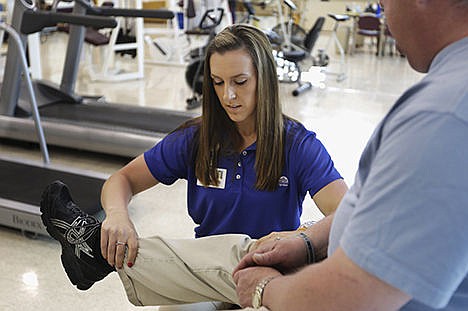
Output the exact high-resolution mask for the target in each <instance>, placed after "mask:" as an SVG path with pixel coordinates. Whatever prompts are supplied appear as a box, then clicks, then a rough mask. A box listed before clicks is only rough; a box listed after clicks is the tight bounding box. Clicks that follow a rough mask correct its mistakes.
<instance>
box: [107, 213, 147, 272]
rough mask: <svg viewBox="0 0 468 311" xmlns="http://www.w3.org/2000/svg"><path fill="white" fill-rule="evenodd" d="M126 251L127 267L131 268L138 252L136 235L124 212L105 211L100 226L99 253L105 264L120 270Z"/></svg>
mask: <svg viewBox="0 0 468 311" xmlns="http://www.w3.org/2000/svg"><path fill="white" fill-rule="evenodd" d="M125 251H128V254H127V255H128V257H127V265H128V267H132V266H133V264H134V263H135V259H136V256H137V251H138V235H137V232H136V230H135V226H134V225H133V222H132V221H131V220H130V217H129V216H128V212H127V211H126V210H117V211H115V210H114V211H106V219H105V220H104V221H103V223H102V226H101V253H102V256H103V257H104V259H106V260H107V262H108V263H109V264H110V265H111V266H113V267H115V268H117V269H122V267H123V262H124V258H125Z"/></svg>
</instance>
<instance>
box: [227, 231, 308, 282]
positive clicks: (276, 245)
mask: <svg viewBox="0 0 468 311" xmlns="http://www.w3.org/2000/svg"><path fill="white" fill-rule="evenodd" d="M306 261H307V249H306V246H305V244H304V240H303V239H302V238H301V237H299V236H295V237H291V238H287V239H282V240H274V241H271V242H265V243H264V244H263V245H261V246H260V247H258V248H257V249H255V250H253V251H251V252H249V253H248V254H247V255H245V256H244V258H242V259H241V261H240V262H239V264H238V265H237V267H236V268H234V271H233V275H234V274H235V273H236V272H238V271H240V270H242V269H245V268H248V267H252V266H266V267H274V268H275V269H276V270H278V271H281V272H282V273H290V272H293V271H295V270H297V269H298V268H300V267H302V266H304V265H305V264H306Z"/></svg>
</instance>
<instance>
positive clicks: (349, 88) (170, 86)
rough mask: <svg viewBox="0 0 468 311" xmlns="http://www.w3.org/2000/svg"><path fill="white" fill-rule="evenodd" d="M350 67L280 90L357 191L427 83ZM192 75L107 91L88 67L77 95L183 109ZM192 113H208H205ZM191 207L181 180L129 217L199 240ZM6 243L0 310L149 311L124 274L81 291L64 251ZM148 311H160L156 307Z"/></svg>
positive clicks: (51, 53) (134, 207)
mask: <svg viewBox="0 0 468 311" xmlns="http://www.w3.org/2000/svg"><path fill="white" fill-rule="evenodd" d="M327 39H328V38H327V34H324V35H322V36H321V38H320V39H319V42H318V43H317V46H324V44H326V40H327ZM65 40H66V36H65V35H64V34H61V33H55V34H51V35H49V36H48V37H47V40H46V41H45V43H43V44H42V45H41V60H42V66H43V75H44V78H47V79H50V80H52V81H54V82H58V81H59V79H60V73H61V64H62V61H63V56H64V55H63V51H64V50H65V45H64V42H65ZM328 54H329V55H330V57H331V65H330V68H331V70H334V68H336V69H338V66H337V63H338V62H339V55H337V54H335V51H334V50H333V51H328ZM2 61H4V60H2ZM122 62H123V63H127V62H128V63H131V62H132V60H131V59H129V60H124V61H122ZM346 63H347V66H346V74H347V79H346V80H344V81H342V82H337V81H336V79H335V77H333V76H331V75H327V76H326V77H325V81H324V87H323V88H320V87H314V88H313V89H312V90H310V91H308V92H306V93H304V94H302V95H301V96H300V97H293V96H292V95H291V91H292V90H293V89H294V88H295V87H296V85H295V84H281V87H280V90H281V100H282V103H283V107H284V112H285V113H286V114H288V115H290V116H292V117H294V118H296V119H298V120H300V121H301V122H303V123H304V125H305V126H306V127H307V128H309V129H311V130H313V131H315V132H316V133H317V135H318V137H319V139H320V140H321V141H322V142H323V143H324V145H325V146H326V147H327V149H328V151H329V153H330V154H331V156H332V158H333V159H334V161H335V164H336V167H337V168H338V169H339V171H340V172H341V173H342V175H343V176H344V178H345V180H346V182H347V183H348V185H351V184H352V183H353V176H354V173H355V171H356V168H357V165H358V160H359V155H360V153H361V151H362V149H363V148H364V146H365V143H366V141H367V139H368V137H369V136H370V135H371V133H372V131H373V129H374V127H375V126H376V124H377V123H378V122H379V121H380V119H381V118H382V117H383V116H384V114H385V113H386V112H387V111H388V110H389V108H390V107H391V105H392V104H393V103H394V102H395V100H396V99H397V98H398V96H399V95H400V94H401V93H402V92H403V91H404V90H405V89H407V88H408V87H409V86H411V85H412V84H413V83H415V82H416V81H418V80H419V79H421V77H422V75H421V74H418V73H416V72H415V71H413V70H412V69H411V68H410V67H409V65H408V64H407V62H406V59H405V58H402V57H399V56H393V57H391V56H385V57H379V58H378V57H376V56H375V55H374V53H373V52H371V50H370V49H364V51H359V52H357V53H356V54H354V55H352V56H348V57H347V58H346ZM184 70H185V69H184V67H182V66H160V65H154V64H146V65H145V78H144V79H142V80H137V81H127V82H119V83H116V82H112V83H109V82H93V81H91V80H90V78H89V76H88V74H87V71H86V65H84V66H82V71H81V72H80V79H79V82H78V85H77V90H78V93H81V94H87V95H104V96H105V97H106V99H107V100H108V101H111V102H120V103H127V104H135V105H141V106H149V107H158V108H166V109H175V110H185V99H186V98H188V97H189V96H190V95H191V91H190V89H189V88H188V87H187V85H186V83H185V80H184ZM193 111H195V112H197V113H201V109H200V108H196V109H195V110H193ZM0 153H1V154H2V155H8V156H14V157H17V158H18V157H20V158H26V159H28V160H37V161H40V154H39V151H38V149H37V148H31V147H30V146H24V145H22V146H17V145H11V144H10V143H7V142H4V141H0ZM51 161H52V162H53V163H56V164H61V165H69V166H73V167H78V168H83V169H90V170H95V171H98V172H101V173H105V174H111V173H112V172H114V171H116V170H117V169H118V168H119V167H121V166H122V165H123V164H124V163H125V162H126V160H125V159H121V158H114V157H110V156H105V155H95V154H90V153H83V152H77V151H71V150H63V149H58V148H52V149H51ZM72 191H73V189H72ZM185 206H186V199H185V182H184V181H179V182H176V183H175V184H174V185H172V186H170V187H166V186H157V187H155V188H154V189H151V190H148V191H146V192H145V193H142V194H140V195H138V196H137V197H136V198H135V199H134V200H133V202H132V204H131V209H130V213H131V217H132V219H133V220H134V222H135V225H136V227H137V230H138V232H139V235H140V236H150V235H156V234H159V235H163V236H167V237H184V238H186V237H193V228H194V224H193V222H192V221H191V220H190V218H188V215H187V212H186V208H185ZM320 217H321V215H320V213H319V212H318V211H317V210H316V208H315V206H314V204H313V202H312V201H311V199H310V198H308V199H306V201H305V203H304V215H303V219H304V220H307V219H318V218H320ZM0 240H1V243H0V254H2V259H1V260H0V270H1V271H2V277H1V278H0V296H1V299H0V310H68V311H73V310H114V311H120V310H140V309H141V308H136V307H134V306H132V305H131V304H130V303H129V302H128V301H127V299H126V296H125V294H124V290H123V288H122V285H121V284H120V282H119V279H118V276H117V274H116V273H113V274H111V275H109V276H108V277H107V278H106V279H105V280H103V281H101V282H99V283H96V284H95V285H94V286H93V287H92V288H91V289H89V290H88V291H86V292H81V291H78V290H77V289H75V288H74V287H73V286H72V285H71V283H70V282H69V281H68V279H67V277H66V275H65V273H64V271H63V269H62V266H61V263H60V247H59V244H58V243H57V242H55V241H54V240H52V239H50V238H48V237H43V236H39V237H31V236H30V235H28V234H25V233H22V232H19V231H16V230H13V229H10V228H6V227H0ZM143 309H144V310H158V307H146V308H143ZM192 310H193V309H192Z"/></svg>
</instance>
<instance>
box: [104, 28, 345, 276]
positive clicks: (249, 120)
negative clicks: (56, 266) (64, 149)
mask: <svg viewBox="0 0 468 311" xmlns="http://www.w3.org/2000/svg"><path fill="white" fill-rule="evenodd" d="M205 64H206V65H205V68H204V88H203V114H202V116H201V117H199V118H196V119H194V120H191V121H189V122H187V123H186V124H184V125H183V126H181V127H180V128H178V129H176V130H175V131H174V132H173V133H171V134H169V135H168V136H167V137H166V138H165V139H163V140H162V141H161V142H160V143H159V144H157V145H156V146H154V147H153V148H152V149H150V150H148V151H147V152H145V153H144V154H142V155H140V156H138V157H137V158H136V159H134V160H133V161H132V162H130V163H129V164H127V165H126V166H125V167H123V168H122V169H121V170H119V171H118V172H116V173H115V174H113V175H112V176H111V177H110V178H109V179H108V180H107V181H106V183H105V184H104V187H103V190H102V205H103V208H104V210H105V212H106V219H105V220H104V222H103V224H102V229H101V250H102V255H103V257H104V258H106V259H107V261H108V263H109V264H110V265H111V266H115V267H117V268H121V267H122V263H123V258H124V252H125V249H126V247H127V248H128V261H129V263H130V265H132V264H133V262H134V260H135V258H136V253H137V248H138V242H137V233H136V231H135V228H134V225H133V223H132V221H131V220H130V218H129V215H128V210H127V207H128V203H129V201H130V200H131V198H132V196H133V195H135V194H137V193H139V192H141V191H143V190H146V189H148V188H151V187H153V186H155V185H156V184H158V183H160V182H161V183H163V184H172V183H173V182H175V181H176V180H177V179H180V178H183V179H187V181H188V186H187V187H188V193H187V196H188V211H189V214H190V215H191V217H192V218H193V220H194V222H195V223H196V224H197V225H198V227H196V229H195V233H196V237H203V236H209V235H215V234H224V233H243V234H247V235H249V236H251V237H252V238H260V237H262V236H265V235H267V234H269V233H270V232H272V231H285V230H295V229H297V227H298V226H299V224H300V215H301V213H302V202H303V199H304V197H305V194H306V192H307V191H308V192H309V193H310V195H311V196H312V198H313V200H314V201H315V203H316V205H317V206H318V207H319V209H320V210H321V211H322V212H323V213H324V214H325V215H328V214H330V213H331V212H333V211H334V210H335V209H336V207H337V205H338V203H339V202H340V200H341V198H342V196H343V195H344V193H345V192H346V190H347V187H346V185H345V183H344V181H343V180H342V178H341V176H340V175H339V173H338V172H337V171H336V169H335V168H334V165H333V162H332V160H331V158H330V156H329V155H328V153H327V151H326V150H325V148H324V147H323V145H322V144H321V143H320V141H319V140H317V139H316V138H315V134H314V133H313V132H309V131H307V130H306V129H305V128H304V127H303V126H302V125H301V124H300V123H299V122H297V121H294V120H292V119H291V118H288V117H287V116H285V115H284V114H282V112H281V107H280V103H279V94H278V80H277V76H276V64H275V61H274V59H273V57H272V53H271V46H270V44H269V42H268V40H267V38H266V36H265V35H264V34H263V32H262V31H261V30H259V29H257V28H255V27H252V26H248V25H233V26H230V27H228V28H226V29H225V30H223V31H222V32H220V33H219V34H218V35H217V36H216V37H215V38H214V39H213V40H212V42H211V43H210V44H209V47H208V49H207V54H206V61H205Z"/></svg>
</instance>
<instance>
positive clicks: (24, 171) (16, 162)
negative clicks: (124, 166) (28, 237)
mask: <svg viewBox="0 0 468 311" xmlns="http://www.w3.org/2000/svg"><path fill="white" fill-rule="evenodd" d="M56 18H60V16H53V17H52V16H42V19H41V20H42V22H43V23H42V24H50V23H55V22H56ZM61 20H65V21H67V22H70V23H74V22H79V23H84V24H86V25H94V26H95V27H109V26H111V25H112V24H114V21H113V20H111V19H102V18H96V17H92V18H89V19H87V20H83V19H73V18H70V19H69V18H66V17H64V18H61ZM0 29H3V30H4V31H6V32H8V34H9V50H10V49H14V50H15V51H16V53H17V61H18V63H19V64H20V67H21V68H22V70H23V72H24V73H25V74H24V79H25V84H26V89H27V91H28V92H27V93H28V95H29V104H30V108H31V114H32V120H33V123H34V126H35V130H36V134H37V139H38V141H39V145H40V148H41V152H42V156H43V163H37V162H34V161H27V162H26V161H21V160H20V159H18V158H15V159H13V158H8V157H4V156H0V225H3V226H8V227H12V228H16V229H19V230H22V231H23V232H24V233H29V234H33V235H38V234H44V235H47V231H46V229H45V227H44V225H43V224H42V221H41V219H40V216H41V212H40V207H39V202H40V200H41V193H42V191H43V189H45V187H46V185H48V184H49V183H51V182H52V181H54V180H62V181H63V182H65V183H67V184H68V185H69V186H71V187H72V188H73V189H74V193H73V195H74V196H75V197H76V199H77V200H76V203H77V204H78V205H79V206H80V207H81V208H82V209H83V210H84V211H85V212H87V213H88V214H91V215H95V216H96V217H98V218H99V219H102V218H103V217H104V213H103V210H102V207H101V205H100V203H99V202H100V191H101V187H102V185H103V183H104V181H105V179H106V178H107V176H105V175H104V174H98V173H95V172H89V171H84V170H77V169H72V168H70V167H60V166H57V165H52V164H51V163H50V159H49V152H48V148H47V144H46V140H45V136H44V131H43V129H42V125H41V119H40V116H39V110H38V107H37V102H36V96H35V92H34V86H33V84H32V81H31V77H30V73H29V71H28V64H27V60H26V56H25V51H24V48H23V46H22V44H23V42H22V38H21V37H20V36H19V35H18V33H17V32H16V31H15V30H14V29H13V28H12V27H10V26H9V25H7V24H6V23H3V22H2V23H0Z"/></svg>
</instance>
